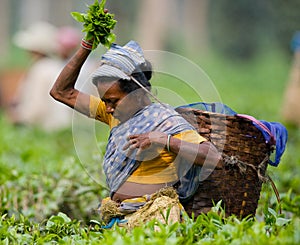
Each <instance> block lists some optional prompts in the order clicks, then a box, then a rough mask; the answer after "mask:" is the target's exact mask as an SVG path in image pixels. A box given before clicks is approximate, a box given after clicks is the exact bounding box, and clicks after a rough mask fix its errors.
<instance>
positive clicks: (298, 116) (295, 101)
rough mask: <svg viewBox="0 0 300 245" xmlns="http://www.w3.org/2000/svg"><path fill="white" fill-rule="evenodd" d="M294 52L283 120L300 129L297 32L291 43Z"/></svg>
mask: <svg viewBox="0 0 300 245" xmlns="http://www.w3.org/2000/svg"><path fill="white" fill-rule="evenodd" d="M291 49H292V51H293V52H294V57H293V61H292V67H291V70H290V74H289V80H288V82H287V86H286V89H285V93H284V99H283V105H282V111H281V114H282V118H283V120H284V121H285V122H286V123H288V124H289V125H290V126H293V127H300V97H299V96H300V31H297V32H296V33H295V34H294V36H293V38H292V41H291Z"/></svg>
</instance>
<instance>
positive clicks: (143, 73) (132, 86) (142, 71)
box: [118, 60, 152, 94]
mask: <svg viewBox="0 0 300 245" xmlns="http://www.w3.org/2000/svg"><path fill="white" fill-rule="evenodd" d="M131 76H132V77H133V78H135V79H136V80H137V81H138V82H139V83H140V84H141V85H142V86H144V87H145V88H146V89H148V90H149V91H150V90H151V84H150V82H149V80H150V79H151V78H152V65H151V63H150V62H149V61H148V60H146V62H145V63H144V64H142V65H140V66H139V67H138V68H137V69H135V70H134V71H133V72H132V74H131ZM118 82H119V86H120V88H121V90H122V91H123V92H125V93H127V94H129V93H131V92H132V91H134V90H137V89H140V88H141V87H140V86H139V85H138V84H136V83H135V82H134V81H133V80H132V79H131V80H129V81H128V80H126V79H120V80H118Z"/></svg>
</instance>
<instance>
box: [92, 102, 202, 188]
mask: <svg viewBox="0 0 300 245" xmlns="http://www.w3.org/2000/svg"><path fill="white" fill-rule="evenodd" d="M90 116H91V117H93V118H95V119H96V120H99V121H102V122H104V123H106V124H108V125H109V126H110V128H113V127H115V126H117V125H118V124H119V123H120V122H119V120H117V119H116V118H114V117H113V116H112V115H111V114H107V113H106V110H105V103H104V102H103V101H102V100H101V99H99V98H97V97H94V96H90ZM173 137H175V138H179V139H181V140H183V141H187V142H190V143H195V144H199V143H201V142H204V141H206V139H205V138H204V137H202V136H201V135H199V134H198V133H197V132H196V131H194V130H188V131H184V132H181V133H179V134H176V135H173ZM175 157H176V155H175V154H173V153H171V152H168V151H167V150H166V149H162V150H160V151H159V152H158V154H156V157H154V158H153V159H150V160H146V161H143V162H141V164H140V166H139V167H138V168H137V169H136V170H135V171H134V172H133V173H132V175H131V176H129V178H128V179H127V181H129V182H135V183H141V184H161V183H168V182H173V181H176V180H178V176H177V171H176V166H175V165H174V160H175Z"/></svg>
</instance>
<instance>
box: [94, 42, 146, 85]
mask: <svg viewBox="0 0 300 245" xmlns="http://www.w3.org/2000/svg"><path fill="white" fill-rule="evenodd" d="M101 62H102V65H101V66H100V67H99V68H98V69H96V70H95V71H94V73H93V74H92V81H93V83H96V82H97V80H98V79H99V78H118V79H125V80H131V77H130V76H131V74H132V72H133V71H136V70H137V71H138V70H139V69H140V65H141V64H143V63H145V58H144V54H143V50H142V49H141V47H140V46H139V44H138V43H137V42H135V41H129V42H128V43H127V44H126V45H124V46H123V47H122V46H119V45H117V44H112V46H111V48H110V49H109V50H108V51H107V52H106V53H105V54H104V55H102V58H101Z"/></svg>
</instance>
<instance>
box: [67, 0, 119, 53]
mask: <svg viewBox="0 0 300 245" xmlns="http://www.w3.org/2000/svg"><path fill="white" fill-rule="evenodd" d="M105 3H106V0H102V1H101V2H100V3H99V1H98V0H95V2H94V3H93V4H91V5H89V6H88V11H87V12H86V13H79V12H72V13H71V15H72V17H73V18H74V19H75V20H76V21H78V22H82V23H83V30H82V32H85V33H86V35H85V38H84V39H85V40H87V41H90V40H93V48H92V49H93V50H94V49H95V48H97V46H98V45H99V44H100V43H101V44H102V45H103V46H105V47H106V48H110V46H111V44H112V43H113V42H114V41H115V39H116V36H115V34H113V33H112V32H111V30H112V29H113V28H114V27H115V25H116V23H117V21H116V20H115V19H114V15H113V14H110V13H107V12H105V11H104V5H105Z"/></svg>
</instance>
